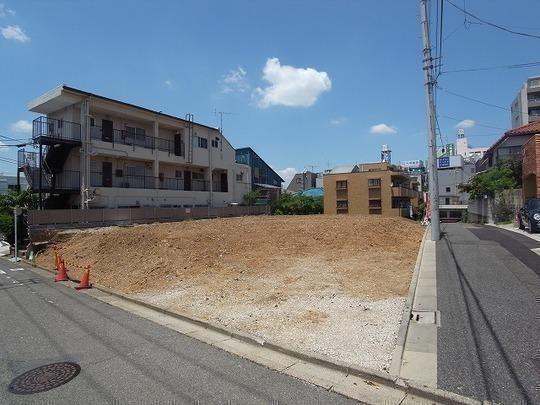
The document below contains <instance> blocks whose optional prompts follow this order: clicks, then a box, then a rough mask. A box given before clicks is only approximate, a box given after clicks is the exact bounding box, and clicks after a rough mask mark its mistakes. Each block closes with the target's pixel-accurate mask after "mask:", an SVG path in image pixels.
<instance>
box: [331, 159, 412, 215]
mask: <svg viewBox="0 0 540 405" xmlns="http://www.w3.org/2000/svg"><path fill="white" fill-rule="evenodd" d="M420 198H421V193H420V192H418V191H417V190H414V189H413V188H412V187H411V178H410V176H409V175H408V173H407V172H405V171H403V170H401V169H400V168H398V167H396V166H393V165H391V164H388V163H365V164H358V165H354V166H348V167H342V168H336V169H333V170H332V171H331V172H330V173H328V174H325V176H324V213H325V214H364V215H370V214H371V215H384V216H392V217H398V216H401V217H410V216H411V214H414V212H415V211H416V209H417V207H418V200H419V199H420Z"/></svg>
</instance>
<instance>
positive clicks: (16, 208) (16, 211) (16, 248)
mask: <svg viewBox="0 0 540 405" xmlns="http://www.w3.org/2000/svg"><path fill="white" fill-rule="evenodd" d="M18 213H19V207H18V206H15V208H13V221H14V224H13V225H14V228H15V257H14V258H15V262H17V261H18V260H19V252H18V250H19V249H18V244H17V217H18V215H17V214H18Z"/></svg>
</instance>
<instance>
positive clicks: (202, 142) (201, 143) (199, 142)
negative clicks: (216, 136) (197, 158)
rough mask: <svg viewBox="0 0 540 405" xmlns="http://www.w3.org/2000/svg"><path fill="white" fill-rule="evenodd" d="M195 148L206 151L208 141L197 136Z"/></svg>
mask: <svg viewBox="0 0 540 405" xmlns="http://www.w3.org/2000/svg"><path fill="white" fill-rule="evenodd" d="M197 147H199V148H202V149H208V139H206V138H201V137H200V136H197Z"/></svg>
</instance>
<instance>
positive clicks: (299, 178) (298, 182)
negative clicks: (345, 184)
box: [296, 177, 337, 187]
mask: <svg viewBox="0 0 540 405" xmlns="http://www.w3.org/2000/svg"><path fill="white" fill-rule="evenodd" d="M296 184H302V178H301V177H297V178H296ZM336 187H337V186H336Z"/></svg>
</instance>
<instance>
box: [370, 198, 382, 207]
mask: <svg viewBox="0 0 540 405" xmlns="http://www.w3.org/2000/svg"><path fill="white" fill-rule="evenodd" d="M381 205H382V204H381V200H369V208H381Z"/></svg>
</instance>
